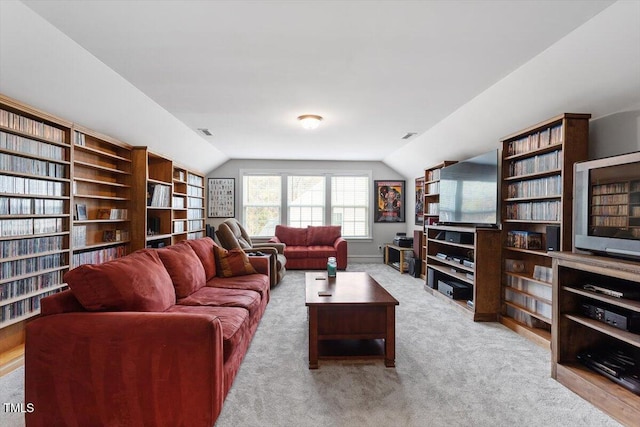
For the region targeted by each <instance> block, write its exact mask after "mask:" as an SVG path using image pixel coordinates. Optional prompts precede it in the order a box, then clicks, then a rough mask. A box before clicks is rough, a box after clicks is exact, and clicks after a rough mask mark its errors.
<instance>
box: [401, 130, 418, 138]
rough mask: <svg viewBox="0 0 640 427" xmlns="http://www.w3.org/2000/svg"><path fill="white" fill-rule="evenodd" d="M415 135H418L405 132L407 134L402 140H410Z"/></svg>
mask: <svg viewBox="0 0 640 427" xmlns="http://www.w3.org/2000/svg"><path fill="white" fill-rule="evenodd" d="M417 134H418V132H407V133H406V134H405V135H404V136H403V137H402V139H409V138H411V137H412V136H414V135H417Z"/></svg>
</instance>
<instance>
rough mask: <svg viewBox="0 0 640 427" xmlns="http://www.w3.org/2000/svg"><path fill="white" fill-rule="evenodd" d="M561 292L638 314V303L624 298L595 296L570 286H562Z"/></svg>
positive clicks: (639, 305) (592, 293)
mask: <svg viewBox="0 0 640 427" xmlns="http://www.w3.org/2000/svg"><path fill="white" fill-rule="evenodd" d="M562 290H563V291H567V292H571V293H574V294H577V295H582V296H585V297H588V298H591V299H595V300H598V301H602V302H606V303H608V304H612V305H616V306H619V307H623V308H626V309H627V310H632V311H636V312H640V301H635V300H630V299H625V298H616V297H611V296H609V295H604V294H597V293H595V292H590V291H585V290H582V289H577V288H572V287H570V286H563V287H562Z"/></svg>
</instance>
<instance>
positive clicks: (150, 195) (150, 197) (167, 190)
mask: <svg viewBox="0 0 640 427" xmlns="http://www.w3.org/2000/svg"><path fill="white" fill-rule="evenodd" d="M170 197H171V187H169V186H168V185H163V184H148V185H147V206H151V207H162V208H168V207H170V205H169V201H170V200H171V199H170Z"/></svg>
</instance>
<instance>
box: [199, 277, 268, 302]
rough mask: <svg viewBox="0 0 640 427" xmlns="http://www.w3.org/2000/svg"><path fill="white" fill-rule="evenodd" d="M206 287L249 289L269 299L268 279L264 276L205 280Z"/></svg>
mask: <svg viewBox="0 0 640 427" xmlns="http://www.w3.org/2000/svg"><path fill="white" fill-rule="evenodd" d="M207 286H211V287H213V288H227V289H249V290H252V291H256V292H258V293H259V294H260V296H261V298H263V299H264V298H269V289H270V284H269V277H268V276H266V275H264V274H247V275H246V276H237V277H232V278H222V277H214V278H212V279H211V280H207Z"/></svg>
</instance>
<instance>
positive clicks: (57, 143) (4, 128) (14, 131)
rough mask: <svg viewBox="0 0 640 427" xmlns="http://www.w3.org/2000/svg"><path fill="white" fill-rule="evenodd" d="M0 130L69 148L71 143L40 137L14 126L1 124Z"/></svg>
mask: <svg viewBox="0 0 640 427" xmlns="http://www.w3.org/2000/svg"><path fill="white" fill-rule="evenodd" d="M0 131H3V132H7V133H12V134H14V135H19V136H24V137H25V138H27V139H32V140H34V141H41V142H46V143H47V144H52V145H58V146H60V147H66V148H69V144H67V143H66V142H58V141H53V140H50V139H46V138H42V137H39V136H35V135H31V134H30V133H27V132H21V131H19V130H16V129H12V128H9V127H6V126H0Z"/></svg>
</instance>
